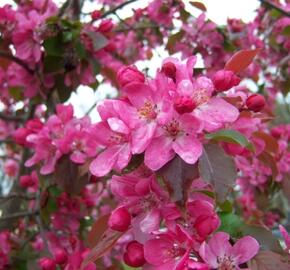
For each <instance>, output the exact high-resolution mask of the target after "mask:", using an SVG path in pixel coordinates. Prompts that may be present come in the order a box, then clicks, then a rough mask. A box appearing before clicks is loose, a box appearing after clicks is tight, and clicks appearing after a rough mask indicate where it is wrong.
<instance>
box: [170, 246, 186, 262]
mask: <svg viewBox="0 0 290 270" xmlns="http://www.w3.org/2000/svg"><path fill="white" fill-rule="evenodd" d="M184 253H185V249H184V248H181V247H179V246H178V244H174V245H173V246H172V248H171V249H168V250H166V257H167V258H173V259H174V258H178V257H181V256H182V255H183V254H184Z"/></svg>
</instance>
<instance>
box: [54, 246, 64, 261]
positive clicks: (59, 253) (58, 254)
mask: <svg viewBox="0 0 290 270" xmlns="http://www.w3.org/2000/svg"><path fill="white" fill-rule="evenodd" d="M54 259H55V262H56V263H57V264H64V263H66V261H67V254H66V252H65V251H64V250H63V249H60V248H58V249H57V250H56V251H55V252H54Z"/></svg>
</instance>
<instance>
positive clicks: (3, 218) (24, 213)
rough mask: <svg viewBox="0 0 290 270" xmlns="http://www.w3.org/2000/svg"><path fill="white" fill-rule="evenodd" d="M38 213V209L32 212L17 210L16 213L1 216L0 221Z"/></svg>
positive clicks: (32, 215)
mask: <svg viewBox="0 0 290 270" xmlns="http://www.w3.org/2000/svg"><path fill="white" fill-rule="evenodd" d="M38 214H39V211H33V212H18V213H13V214H10V215H6V216H3V217H0V221H9V220H11V219H12V220H13V219H17V218H22V217H34V216H36V215H38Z"/></svg>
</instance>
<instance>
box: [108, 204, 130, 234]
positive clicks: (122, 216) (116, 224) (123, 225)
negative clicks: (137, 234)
mask: <svg viewBox="0 0 290 270" xmlns="http://www.w3.org/2000/svg"><path fill="white" fill-rule="evenodd" d="M108 225H109V227H110V228H111V229H112V230H115V231H119V232H125V231H127V230H128V228H129V226H130V225H131V215H130V213H129V212H128V210H127V209H126V208H125V207H119V208H117V209H115V210H114V211H113V212H112V214H111V216H110V218H109V221H108Z"/></svg>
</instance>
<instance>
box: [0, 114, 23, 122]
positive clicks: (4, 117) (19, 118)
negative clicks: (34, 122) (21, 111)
mask: <svg viewBox="0 0 290 270" xmlns="http://www.w3.org/2000/svg"><path fill="white" fill-rule="evenodd" d="M0 119H2V120H6V121H15V122H23V121H24V120H25V119H24V117H22V116H17V115H10V114H5V113H3V112H0Z"/></svg>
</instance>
